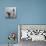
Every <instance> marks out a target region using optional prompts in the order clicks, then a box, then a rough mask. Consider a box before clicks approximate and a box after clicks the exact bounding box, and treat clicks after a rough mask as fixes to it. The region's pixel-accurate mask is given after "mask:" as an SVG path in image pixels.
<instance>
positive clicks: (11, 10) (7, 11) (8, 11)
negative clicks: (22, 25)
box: [5, 7, 16, 18]
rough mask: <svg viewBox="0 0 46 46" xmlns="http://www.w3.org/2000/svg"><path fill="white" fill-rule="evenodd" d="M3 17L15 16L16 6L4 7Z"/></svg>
mask: <svg viewBox="0 0 46 46" xmlns="http://www.w3.org/2000/svg"><path fill="white" fill-rule="evenodd" d="M5 17H6V18H16V7H6V8H5Z"/></svg>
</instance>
